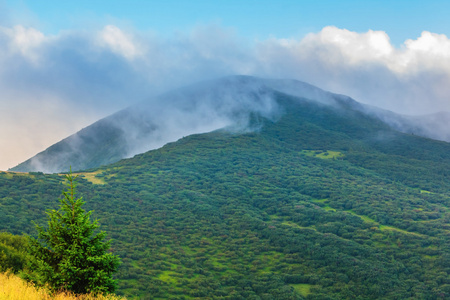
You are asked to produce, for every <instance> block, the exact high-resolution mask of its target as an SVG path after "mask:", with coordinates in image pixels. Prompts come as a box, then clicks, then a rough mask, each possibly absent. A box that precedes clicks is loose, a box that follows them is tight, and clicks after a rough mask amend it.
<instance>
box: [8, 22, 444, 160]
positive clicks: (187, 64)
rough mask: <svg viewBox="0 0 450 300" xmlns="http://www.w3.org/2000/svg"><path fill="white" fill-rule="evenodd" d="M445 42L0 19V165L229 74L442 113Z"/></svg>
mask: <svg viewBox="0 0 450 300" xmlns="http://www.w3.org/2000/svg"><path fill="white" fill-rule="evenodd" d="M449 56H450V40H449V39H448V37H446V36H445V35H440V34H435V33H431V32H423V33H422V35H421V36H420V37H418V38H416V39H411V40H407V41H405V43H404V44H403V45H402V46H401V47H394V46H393V45H392V43H391V42H390V40H389V36H388V35H387V34H386V33H385V32H382V31H368V32H363V33H358V32H352V31H349V30H346V29H340V28H336V27H325V28H323V29H322V30H321V31H320V32H317V33H310V34H308V35H306V36H305V37H303V38H299V39H282V38H277V37H273V38H270V39H267V40H259V41H249V40H245V39H243V38H241V37H240V36H239V35H238V34H237V33H236V32H235V31H233V30H230V29H229V28H223V27H221V26H218V25H204V26H198V27H196V28H194V29H191V30H187V31H186V32H178V33H176V34H174V35H173V36H171V37H163V36H159V35H158V34H156V33H150V32H138V31H133V30H125V29H122V28H119V27H116V26H113V25H107V26H105V27H103V28H101V29H99V30H97V31H93V32H87V31H66V32H61V33H60V34H58V35H55V36H48V35H44V34H43V33H42V32H40V31H38V30H37V29H35V28H32V27H24V26H6V25H4V26H3V27H0V91H1V94H0V97H1V100H0V108H1V109H0V141H1V145H2V150H1V151H2V152H1V153H0V169H6V168H8V167H12V166H14V165H15V164H17V163H19V162H21V161H23V160H25V159H27V158H29V157H30V156H32V155H34V154H36V153H37V152H38V151H42V150H44V149H45V148H46V147H48V146H49V145H50V144H52V143H54V142H57V141H59V140H61V139H62V138H64V137H66V136H67V135H69V134H71V133H74V132H75V131H77V130H79V129H81V128H82V127H84V126H87V125H89V124H90V123H92V122H94V121H96V120H97V119H99V118H101V117H104V116H106V115H108V114H111V113H113V112H114V111H117V110H119V109H121V108H123V107H126V106H128V105H130V104H132V103H135V102H137V101H140V100H143V99H145V98H147V97H149V96H152V95H155V94H158V93H161V92H163V91H165V90H169V89H171V88H175V87H178V86H182V85H186V84H189V83H192V82H195V81H199V80H205V79H212V78H216V77H220V76H225V75H231V74H245V75H255V76H262V77H274V78H293V79H298V80H302V81H306V82H309V83H311V84H314V85H317V86H319V87H321V88H323V89H326V90H330V91H332V92H337V93H342V94H347V95H350V96H352V97H353V98H355V99H356V100H358V101H361V102H364V103H368V104H372V105H376V106H379V107H382V108H386V109H390V110H393V111H396V112H400V113H406V114H422V113H432V112H437V111H450V96H449V95H450V57H449Z"/></svg>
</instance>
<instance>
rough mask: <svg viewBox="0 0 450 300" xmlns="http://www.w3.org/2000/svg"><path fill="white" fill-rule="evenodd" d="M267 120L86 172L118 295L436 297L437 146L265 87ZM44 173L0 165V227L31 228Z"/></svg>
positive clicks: (51, 201)
mask: <svg viewBox="0 0 450 300" xmlns="http://www.w3.org/2000/svg"><path fill="white" fill-rule="evenodd" d="M276 101H277V104H278V105H279V107H283V109H284V110H283V113H282V114H280V115H279V116H278V118H267V117H264V116H262V115H261V114H256V113H255V114H250V116H249V120H248V125H249V126H248V127H249V128H253V130H252V131H250V132H246V131H241V132H236V131H235V130H219V131H214V132H211V133H207V134H197V135H191V136H188V137H185V138H183V139H181V140H179V141H177V142H174V143H170V144H168V145H166V146H164V147H162V148H161V149H158V150H153V151H150V152H146V153H144V154H141V155H138V156H136V157H134V158H132V159H127V160H122V161H119V162H117V163H115V164H112V165H108V166H106V167H102V168H99V169H95V170H91V171H89V172H82V173H80V176H81V180H80V184H79V192H80V195H82V196H83V197H84V199H85V200H86V202H87V204H86V207H87V209H94V210H95V213H94V216H95V217H97V218H99V221H100V224H101V225H102V227H101V228H102V229H103V230H105V231H106V232H107V233H108V236H109V237H112V238H113V243H112V247H113V251H114V252H115V253H116V254H118V255H120V256H121V257H122V260H123V264H122V266H121V267H120V270H119V272H118V274H117V277H118V279H119V293H121V294H124V295H126V296H127V297H128V298H132V297H133V296H136V297H140V298H150V299H177V298H179V299H182V298H183V297H185V298H188V299H189V298H193V299H213V298H219V299H220V298H223V299H302V298H309V299H358V298H359V299H408V298H410V299H445V298H448V297H450V290H449V285H450V282H449V278H450V276H449V271H450V257H449V256H448V253H450V245H449V233H450V226H449V219H450V212H449V209H448V207H449V205H450V193H449V191H450V180H449V178H448V177H449V173H448V170H449V169H450V157H449V155H450V145H449V144H448V143H445V142H437V141H433V140H429V139H425V138H420V137H417V136H414V135H406V134H402V133H399V132H396V131H393V130H392V129H390V128H389V127H388V126H387V125H385V124H384V123H382V122H380V121H378V120H377V119H374V118H371V117H368V116H367V115H365V114H363V113H361V112H359V111H358V110H354V109H352V107H353V105H354V104H353V103H351V102H348V101H345V99H341V100H338V101H341V102H340V104H339V105H337V106H333V107H331V106H329V105H326V104H321V103H317V102H315V101H308V100H305V99H300V98H295V97H291V96H288V95H285V94H281V93H278V94H277V95H276ZM61 180H62V178H61V177H59V176H58V175H56V174H55V175H44V174H39V173H32V174H27V173H26V174H11V173H8V174H6V173H1V174H0V187H1V188H0V197H1V198H0V199H1V206H0V218H1V219H0V222H1V223H0V224H1V225H2V226H3V228H5V229H6V230H8V231H10V232H13V233H20V232H22V231H24V232H28V233H32V232H33V229H32V225H31V220H37V222H38V223H40V224H41V223H42V222H43V221H44V218H45V214H44V210H45V209H46V208H54V207H56V206H57V203H58V200H57V198H58V196H59V194H60V192H61V190H62V185H61Z"/></svg>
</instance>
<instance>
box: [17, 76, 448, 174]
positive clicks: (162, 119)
mask: <svg viewBox="0 0 450 300" xmlns="http://www.w3.org/2000/svg"><path fill="white" fill-rule="evenodd" d="M280 94H287V95H290V96H293V97H296V98H298V101H300V102H301V101H314V102H318V103H320V104H321V105H325V106H332V107H333V108H335V109H336V110H338V111H348V110H351V111H359V112H362V113H364V114H366V115H367V116H368V117H372V118H376V119H379V120H381V121H383V122H384V123H386V124H389V125H390V126H392V128H394V129H396V130H399V131H402V132H405V133H412V134H416V135H421V136H426V137H430V138H435V139H441V140H445V141H450V133H449V131H448V129H447V128H448V126H447V125H448V123H449V120H450V117H449V115H448V114H444V113H442V114H439V115H437V116H438V117H439V118H436V116H435V115H433V116H425V117H407V116H401V115H397V114H395V113H392V112H389V111H384V110H381V109H378V108H374V107H370V106H367V105H363V104H360V103H358V102H356V101H355V100H353V99H351V98H350V97H347V96H344V95H338V94H333V93H330V92H327V91H324V90H321V89H320V88H317V87H315V86H312V85H309V84H307V83H304V82H300V81H297V80H278V79H262V78H256V77H250V76H230V77H226V78H221V79H218V80H212V81H206V82H200V83H197V84H194V85H191V86H188V87H184V88H179V89H176V90H173V91H170V92H167V93H165V94H162V95H160V96H158V97H154V98H151V99H148V100H145V101H143V102H141V103H139V104H137V105H134V106H131V107H129V108H127V109H124V110H121V111H119V112H117V113H115V114H113V115H110V116H109V117H106V118H103V119H101V120H99V121H97V122H95V123H94V124H92V125H90V126H88V127H86V128H84V129H82V130H80V131H79V132H77V133H75V134H73V135H71V136H69V137H67V138H66V139H64V140H62V141H60V142H58V143H56V144H54V145H52V146H51V147H49V148H48V149H46V150H45V151H43V152H41V153H39V154H37V155H36V156H34V157H32V158H30V159H28V160H27V161H25V162H23V163H21V164H19V165H18V166H16V167H14V168H12V169H11V170H12V171H20V172H29V171H41V172H46V173H55V172H61V171H67V169H68V167H69V166H72V169H73V170H82V169H89V168H94V167H98V166H101V165H107V164H110V163H113V162H116V161H118V160H120V159H123V158H127V157H132V156H134V155H136V154H139V153H143V152H146V151H148V150H151V149H156V148H159V147H161V146H163V145H165V144H167V143H168V142H172V141H176V140H178V139H180V138H182V137H183V136H187V135H191V134H195V133H204V132H210V131H214V130H217V129H222V128H226V130H229V131H231V132H249V131H255V130H259V129H260V126H261V124H258V123H257V122H256V123H255V122H254V116H259V117H263V118H266V119H269V120H272V121H276V120H277V119H278V118H280V116H282V115H283V114H284V113H285V109H286V107H284V106H283V105H282V104H280V103H279V102H278V101H277V98H278V97H279V95H280Z"/></svg>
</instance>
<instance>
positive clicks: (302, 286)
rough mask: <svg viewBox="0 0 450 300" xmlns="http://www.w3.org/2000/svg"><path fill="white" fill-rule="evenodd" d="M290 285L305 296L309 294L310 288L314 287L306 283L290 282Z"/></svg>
mask: <svg viewBox="0 0 450 300" xmlns="http://www.w3.org/2000/svg"><path fill="white" fill-rule="evenodd" d="M290 286H292V287H293V288H294V290H295V291H297V292H298V293H299V294H300V295H302V296H303V297H307V296H308V295H309V294H311V288H312V287H314V285H312V284H307V283H297V284H290Z"/></svg>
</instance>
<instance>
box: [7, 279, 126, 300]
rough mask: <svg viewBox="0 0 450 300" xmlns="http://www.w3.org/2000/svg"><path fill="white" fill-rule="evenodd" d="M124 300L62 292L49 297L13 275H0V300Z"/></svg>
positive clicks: (44, 291) (123, 299) (45, 292)
mask: <svg viewBox="0 0 450 300" xmlns="http://www.w3.org/2000/svg"><path fill="white" fill-rule="evenodd" d="M25 299H26V300H125V298H122V297H118V296H93V295H80V296H75V295H73V294H71V293H67V292H62V293H59V294H56V295H49V294H48V292H47V291H46V290H45V289H37V288H35V287H34V286H33V285H31V284H29V283H27V282H26V281H25V280H23V279H21V278H20V277H17V276H16V275H14V274H6V273H0V300H25Z"/></svg>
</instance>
